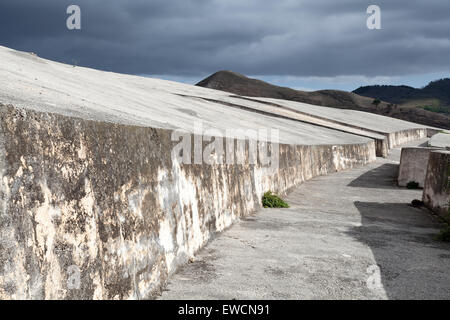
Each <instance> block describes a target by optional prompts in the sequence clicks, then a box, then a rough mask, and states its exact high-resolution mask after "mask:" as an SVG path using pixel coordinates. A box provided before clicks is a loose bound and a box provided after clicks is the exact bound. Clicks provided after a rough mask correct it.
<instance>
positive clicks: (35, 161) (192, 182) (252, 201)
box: [0, 47, 427, 299]
mask: <svg viewBox="0 0 450 320" xmlns="http://www.w3.org/2000/svg"><path fill="white" fill-rule="evenodd" d="M0 74H1V77H0V149H1V152H0V195H1V197H0V200H1V202H0V204H1V209H0V210H1V211H0V265H1V266H2V268H1V269H0V299H20V298H23V299H44V298H45V299H71V298H77V299H141V298H148V297H151V296H152V295H154V294H155V293H157V292H159V291H160V290H161V288H163V287H164V285H165V283H166V281H167V279H168V277H170V275H171V274H172V273H173V272H175V270H176V269H177V268H178V267H179V266H181V265H183V264H185V263H187V262H188V261H189V259H190V258H191V257H192V256H193V255H194V254H195V253H196V252H197V251H198V250H199V249H200V248H202V246H204V245H205V243H206V242H207V241H208V240H209V239H210V238H211V236H212V234H214V233H215V232H220V231H222V230H224V229H225V228H227V227H229V226H230V225H231V224H232V223H233V222H234V221H237V220H238V219H239V218H241V217H245V216H247V215H249V214H251V213H253V212H255V211H256V210H257V209H258V208H260V206H261V204H260V202H261V196H262V195H263V193H264V192H266V191H269V190H271V191H274V192H277V193H281V194H283V193H285V192H287V191H288V190H289V189H291V188H293V187H295V186H297V185H299V184H301V183H302V182H303V181H305V180H308V179H311V178H312V177H315V176H318V175H324V174H327V173H330V172H335V171H339V170H344V169H349V168H352V167H354V166H360V165H364V164H367V163H369V162H371V161H373V160H374V159H375V158H376V150H377V148H376V142H375V140H374V138H377V137H379V138H380V139H381V140H382V139H383V137H382V136H386V137H387V138H388V141H389V142H388V146H392V145H396V144H398V143H402V142H404V141H408V140H412V139H417V138H421V137H424V136H426V133H427V128H425V127H423V126H420V125H416V124H412V123H405V122H404V121H400V120H395V119H390V118H386V117H381V116H375V115H373V114H365V113H362V112H350V113H348V114H347V110H333V112H344V113H345V114H344V115H343V117H344V118H345V119H347V120H348V119H351V121H348V122H351V123H352V125H351V126H348V128H344V125H345V123H347V122H346V121H340V122H339V124H338V123H336V126H337V129H336V130H334V129H333V128H332V126H331V125H330V123H331V122H330V121H326V123H323V124H324V125H321V124H319V123H317V125H315V124H313V123H312V122H313V121H298V120H299V119H293V118H292V117H293V114H289V115H288V116H283V117H279V116H276V115H275V114H274V113H271V112H269V111H270V110H266V109H264V108H266V106H267V104H264V103H263V102H261V105H260V106H258V105H257V103H255V102H251V104H252V108H260V109H261V110H263V109H264V110H265V113H261V112H255V111H252V110H249V105H248V103H250V102H249V101H248V100H245V99H239V98H236V97H234V98H232V97H230V95H229V94H227V93H225V92H221V91H216V90H211V89H205V88H200V87H195V86H191V85H185V84H180V83H175V82H170V81H163V80H158V79H150V78H144V77H138V76H131V75H121V74H115V73H111V72H102V71H97V70H93V69H88V68H82V67H75V66H72V65H66V64H61V63H56V62H52V61H48V60H45V59H41V58H39V57H37V56H36V55H33V54H30V53H26V52H18V51H15V50H11V49H8V48H4V47H0ZM230 99H232V100H233V105H234V107H231V106H230ZM238 101H239V103H241V104H242V108H237V107H236V105H239V103H238ZM277 103H281V102H280V101H278V102H277ZM282 103H284V102H282ZM289 105H290V106H292V103H289ZM299 105H301V104H299ZM294 107H295V105H294ZM299 108H300V107H299ZM317 108H318V109H317V110H319V108H320V110H322V108H321V107H317ZM313 109H314V108H312V107H310V106H308V110H310V111H311V110H313ZM328 109H329V108H326V109H323V110H324V111H323V113H322V111H321V114H322V117H324V118H326V117H327V116H326V114H327V113H328V112H331V111H329V110H328ZM314 110H315V109H314ZM314 110H313V111H314ZM313 111H311V113H313ZM349 115H351V117H350V118H349ZM337 117H338V115H337V114H335V115H334V116H333V119H334V120H335V118H337ZM367 117H371V119H369V120H365V119H366V118H367ZM373 117H376V118H373ZM315 119H316V118H315ZM314 121H316V120H314ZM356 127H358V128H356ZM380 130H381V131H382V132H383V134H381V135H379V134H378V132H381V131H380ZM360 133H362V134H360ZM370 135H373V136H374V137H371V136H370ZM380 136H381V137H380ZM223 139H227V141H228V140H231V141H232V142H233V144H227V145H226V147H224V145H223V143H222V142H223ZM180 143H182V147H183V148H180V149H177V146H180ZM230 145H231V148H229V146H230ZM237 145H241V146H243V149H239V148H238V147H237ZM255 145H257V149H253V147H252V146H255ZM235 146H236V147H235ZM198 149H200V151H199V150H198ZM174 150H176V152H174ZM254 150H257V156H256V159H257V161H256V162H255V161H254V160H255V159H254V157H255V155H256V153H254V152H253V151H254ZM265 155H267V157H268V158H269V162H265V161H262V159H263V158H264V156H265ZM262 156H263V157H262ZM223 158H226V159H227V160H230V159H231V160H233V159H240V160H239V161H236V160H233V161H227V162H223V161H220V160H221V159H223ZM210 160H211V161H210Z"/></svg>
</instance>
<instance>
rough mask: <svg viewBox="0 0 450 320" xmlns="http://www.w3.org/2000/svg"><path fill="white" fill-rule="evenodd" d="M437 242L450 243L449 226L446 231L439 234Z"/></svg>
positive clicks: (443, 230)
mask: <svg viewBox="0 0 450 320" xmlns="http://www.w3.org/2000/svg"><path fill="white" fill-rule="evenodd" d="M436 240H439V241H445V242H450V226H449V225H447V227H445V228H444V229H442V230H441V232H439V234H438V235H437V236H436Z"/></svg>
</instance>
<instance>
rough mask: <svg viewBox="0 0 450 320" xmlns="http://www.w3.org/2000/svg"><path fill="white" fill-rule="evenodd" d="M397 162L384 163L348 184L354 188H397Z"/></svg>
mask: <svg viewBox="0 0 450 320" xmlns="http://www.w3.org/2000/svg"><path fill="white" fill-rule="evenodd" d="M397 176H398V164H393V163H385V164H383V165H382V166H379V167H377V168H375V169H373V170H370V171H368V172H366V173H364V174H363V175H361V176H359V177H358V178H356V179H355V180H353V181H352V182H350V183H349V184H348V186H349V187H356V188H377V189H398V187H397Z"/></svg>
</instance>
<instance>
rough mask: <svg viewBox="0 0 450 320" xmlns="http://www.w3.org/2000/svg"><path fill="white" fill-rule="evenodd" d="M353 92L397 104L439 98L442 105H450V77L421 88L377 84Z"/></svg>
mask: <svg viewBox="0 0 450 320" xmlns="http://www.w3.org/2000/svg"><path fill="white" fill-rule="evenodd" d="M353 93H356V94H359V95H361V96H365V97H372V98H379V99H381V100H384V101H387V102H391V103H397V104H401V103H405V102H407V101H410V100H424V99H438V100H440V102H441V104H442V105H447V106H450V79H449V78H445V79H440V80H436V81H432V82H430V83H429V84H428V85H427V86H426V87H424V88H421V89H416V88H413V87H408V86H388V85H375V86H363V87H359V88H358V89H356V90H354V91H353Z"/></svg>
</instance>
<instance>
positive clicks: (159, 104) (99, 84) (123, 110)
mask: <svg viewBox="0 0 450 320" xmlns="http://www.w3.org/2000/svg"><path fill="white" fill-rule="evenodd" d="M0 74H1V77H0V103H3V104H12V105H14V106H15V107H19V108H28V109H33V110H36V111H43V112H53V113H58V114H62V115H66V116H75V117H80V118H83V119H89V120H97V121H107V122H116V123H120V124H128V125H137V126H147V127H155V128H168V129H175V128H177V129H183V130H187V131H189V132H192V131H193V128H194V123H195V122H196V121H200V120H201V121H202V122H203V128H204V129H209V128H217V129H219V130H226V129H258V128H273V129H279V130H280V142H281V143H291V144H299V145H301V144H304V145H316V144H354V143H365V142H367V141H368V140H369V139H368V138H366V137H360V136H357V135H352V134H347V133H344V132H339V131H335V130H331V129H327V128H323V127H317V126H312V125H309V124H305V123H301V122H297V121H292V120H286V119H281V118H275V117H271V116H267V115H262V114H257V113H254V112H251V111H246V110H239V109H236V108H230V107H229V106H227V105H224V104H222V103H214V102H211V101H206V100H204V99H200V98H192V97H196V96H202V97H208V98H210V99H214V100H223V101H226V99H227V97H228V96H229V94H228V93H226V92H222V91H217V90H212V89H206V88H201V87H196V86H193V85H187V84H181V83H177V82H172V81H166V80H159V79H151V78H146V77H139V76H132V75H125V74H117V73H112V72H104V71H98V70H94V69H89V68H83V67H76V66H72V65H67V64H62V63H57V62H53V61H49V60H45V59H42V58H39V57H37V56H36V55H34V54H32V53H27V52H20V51H16V50H12V49H9V48H6V47H0ZM187 96H190V97H187Z"/></svg>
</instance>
